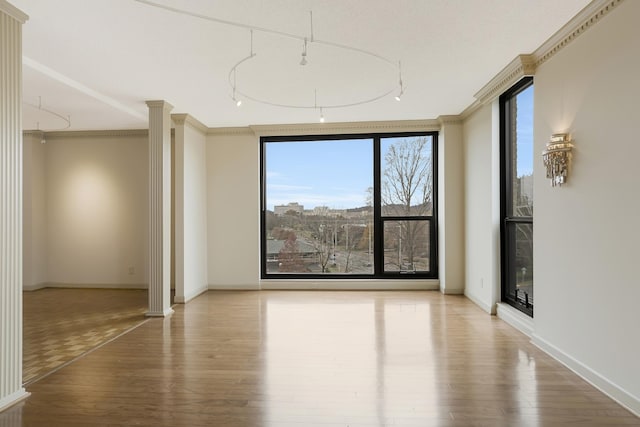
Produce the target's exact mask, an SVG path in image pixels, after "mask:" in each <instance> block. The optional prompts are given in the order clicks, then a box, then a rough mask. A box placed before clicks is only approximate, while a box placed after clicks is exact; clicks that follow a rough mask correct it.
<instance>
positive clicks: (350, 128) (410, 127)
mask: <svg viewBox="0 0 640 427" xmlns="http://www.w3.org/2000/svg"><path fill="white" fill-rule="evenodd" d="M440 127H441V124H440V122H439V121H438V120H398V121H384V122H340V123H307V124H292V125H254V126H250V128H251V129H252V130H253V131H254V133H255V134H256V135H259V136H285V135H324V134H329V133H335V134H349V133H371V132H428V131H438V130H440Z"/></svg>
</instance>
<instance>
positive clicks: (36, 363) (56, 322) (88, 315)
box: [22, 288, 148, 384]
mask: <svg viewBox="0 0 640 427" xmlns="http://www.w3.org/2000/svg"><path fill="white" fill-rule="evenodd" d="M23 302H24V310H23V311H24V316H23V326H24V327H23V340H22V341H23V358H22V365H23V366H22V372H23V374H22V378H23V383H25V384H28V383H30V382H32V381H36V380H38V379H39V378H41V377H42V376H44V375H47V374H48V373H50V372H52V371H53V370H55V369H57V368H59V367H60V366H63V365H64V364H66V363H69V362H71V361H72V360H74V359H75V358H76V357H79V356H81V355H83V354H84V353H86V352H87V351H90V350H92V349H93V348H95V347H97V346H98V345H100V344H103V343H105V342H107V341H109V340H110V339H112V338H115V337H116V336H118V335H119V334H121V333H123V332H125V331H127V330H129V329H130V328H132V327H135V326H136V325H139V324H140V323H142V322H144V321H145V320H146V318H145V313H146V311H147V309H148V296H147V291H146V290H138V289H127V290H122V289H56V288H45V289H40V290H38V291H33V292H25V293H24V297H23Z"/></svg>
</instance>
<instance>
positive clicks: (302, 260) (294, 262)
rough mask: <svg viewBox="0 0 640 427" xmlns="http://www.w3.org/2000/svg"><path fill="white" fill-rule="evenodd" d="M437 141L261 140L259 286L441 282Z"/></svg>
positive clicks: (396, 137)
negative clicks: (308, 281) (270, 281)
mask: <svg viewBox="0 0 640 427" xmlns="http://www.w3.org/2000/svg"><path fill="white" fill-rule="evenodd" d="M436 146H437V133H435V132H429V133H404V134H392V135H391V134H367V135H331V136H322V137H308V136H305V137H263V138H261V160H262V163H261V164H262V171H261V172H262V173H261V177H262V178H261V179H262V183H261V184H262V194H261V196H262V206H261V209H262V227H261V233H262V239H261V241H262V277H263V278H345V277H347V278H361V277H376V278H383V277H393V278H398V277H409V278H411V277H413V278H416V277H420V278H436V277H437V259H436V255H437V254H436V247H437V245H436V207H435V203H434V201H435V200H436V196H435V192H436V188H437V185H436V182H435V177H436V176H437V174H436V173H435V172H436V161H435V159H436V155H435V149H436Z"/></svg>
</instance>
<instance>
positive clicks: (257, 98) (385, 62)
mask: <svg viewBox="0 0 640 427" xmlns="http://www.w3.org/2000/svg"><path fill="white" fill-rule="evenodd" d="M132 1H136V2H138V3H142V4H145V5H148V6H152V7H155V8H158V9H163V10H167V11H170V12H173V13H177V14H181V15H187V16H191V17H194V18H198V19H203V20H207V21H211V22H215V23H218V24H223V25H229V26H233V27H237V28H245V29H248V30H250V31H251V53H250V54H249V56H247V57H244V58H242V59H241V60H239V61H238V62H236V63H235V64H234V65H233V66H232V67H231V69H230V70H229V74H228V82H229V85H230V86H231V89H232V91H233V96H232V98H233V99H234V101H236V104H237V103H238V100H237V96H242V98H243V99H244V100H250V101H253V102H257V103H260V104H264V105H269V106H273V107H282V108H292V109H316V110H317V109H318V108H322V109H323V110H325V109H330V108H345V107H355V106H359V105H363V104H368V103H371V102H375V101H378V100H380V99H382V98H385V97H387V96H389V95H391V94H393V93H394V92H395V93H397V95H396V96H395V99H397V100H399V99H400V98H401V96H402V95H403V94H404V91H405V86H404V82H403V80H402V72H401V70H400V63H399V62H397V63H396V61H392V60H389V59H388V58H385V57H384V56H382V55H378V54H377V53H374V52H371V51H368V50H365V49H360V48H358V47H354V46H349V45H345V44H340V43H334V42H330V41H323V40H318V39H316V38H315V37H314V34H313V12H309V34H308V35H303V36H301V35H299V34H293V33H287V32H284V31H279V30H273V29H269V28H264V27H257V26H253V25H249V24H244V23H240V22H233V21H228V20H224V19H220V18H216V17H213V16H208V15H203V14H199V13H195V12H190V11H187V10H183V9H178V8H174V7H170V6H166V5H163V4H159V3H155V2H153V1H150V0H132ZM254 30H255V31H259V32H261V33H264V34H267V35H270V36H277V37H281V38H289V39H296V40H300V41H301V42H302V43H303V50H302V54H301V58H300V62H299V65H301V66H305V65H308V64H309V61H308V58H307V54H308V50H307V49H308V47H309V46H308V44H309V43H316V44H317V45H322V47H323V48H324V51H325V53H328V54H331V51H334V52H335V54H334V56H333V57H331V58H330V59H329V60H327V61H331V62H330V63H329V64H324V65H325V66H326V67H327V68H328V69H331V68H335V67H336V65H335V64H338V65H337V66H338V67H339V66H340V64H341V59H339V58H340V56H339V55H340V54H343V53H344V52H348V53H349V54H350V57H351V58H354V60H355V61H358V60H359V58H357V56H358V55H360V56H363V57H366V58H368V59H369V60H371V59H373V60H374V61H377V62H374V64H375V63H377V64H380V65H381V66H385V67H391V68H392V70H393V71H394V72H395V73H397V75H399V76H400V79H399V86H398V83H397V82H396V81H393V83H391V82H389V84H388V85H387V84H385V83H384V82H383V83H378V85H379V86H380V87H378V88H373V89H371V90H370V91H369V93H367V94H365V95H363V96H361V97H360V98H344V100H343V101H340V100H334V101H333V102H328V103H327V104H322V105H317V103H314V104H311V103H304V102H301V101H299V100H298V99H296V100H292V101H287V100H286V99H285V100H284V101H283V100H282V98H278V99H277V100H276V99H273V98H269V97H268V96H269V95H256V94H255V92H251V91H248V90H247V89H245V91H241V90H239V89H238V84H237V83H238V80H237V70H238V68H242V67H246V66H248V65H247V64H248V63H249V62H248V61H249V60H250V59H252V58H253V57H255V56H256V54H255V53H254V52H253V31H254ZM266 58H269V59H270V58H271V56H267V57H266ZM321 59H322V58H321V57H316V56H315V55H314V61H313V63H314V64H316V63H317V62H319V61H321ZM320 65H323V64H320ZM260 66H261V67H262V66H264V63H260ZM373 66H375V65H373ZM254 71H255V70H254ZM383 73H384V72H383ZM395 73H394V74H395ZM254 75H261V74H260V73H259V72H256V73H254ZM243 78H244V79H245V80H246V79H247V78H248V77H247V76H246V75H243ZM382 80H384V79H381V80H380V81H382ZM391 80H395V79H391ZM254 83H257V82H254ZM315 83H316V84H317V82H315ZM257 86H258V85H257V84H256V85H253V86H252V85H246V84H245V85H243V86H242V87H243V88H247V87H249V88H251V87H257ZM352 86H353V87H357V86H358V85H357V84H356V82H354V83H353V85H352ZM288 92H289V91H288V90H286V89H284V88H283V89H282V90H281V91H279V92H278V93H279V96H280V95H282V96H286V95H287V93H288ZM340 96H341V95H340V94H338V95H337V97H340ZM342 96H344V95H342Z"/></svg>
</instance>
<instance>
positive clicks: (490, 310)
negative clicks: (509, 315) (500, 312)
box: [464, 292, 496, 314]
mask: <svg viewBox="0 0 640 427" xmlns="http://www.w3.org/2000/svg"><path fill="white" fill-rule="evenodd" d="M464 296H465V297H467V298H469V299H470V300H471V301H472V302H473V303H474V304H475V305H477V306H478V307H480V308H481V309H482V310H483V311H485V312H487V313H488V314H496V310H495V304H494V305H493V306H491V305H489V304H487V303H486V302H484V301H482V300H480V298H478V297H476V296H475V295H473V294H469V293H466V292H465V294H464Z"/></svg>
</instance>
